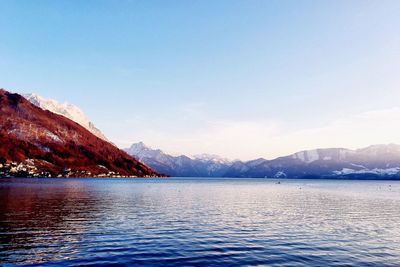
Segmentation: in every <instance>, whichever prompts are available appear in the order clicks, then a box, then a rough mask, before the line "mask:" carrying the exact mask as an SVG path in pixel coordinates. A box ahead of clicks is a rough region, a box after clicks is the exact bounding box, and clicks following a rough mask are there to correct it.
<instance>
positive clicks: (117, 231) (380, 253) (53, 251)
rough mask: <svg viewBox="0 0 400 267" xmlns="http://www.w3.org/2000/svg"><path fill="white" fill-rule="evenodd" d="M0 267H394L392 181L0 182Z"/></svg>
mask: <svg viewBox="0 0 400 267" xmlns="http://www.w3.org/2000/svg"><path fill="white" fill-rule="evenodd" d="M0 262H1V264H0V265H3V266H8V265H9V266H11V265H15V264H26V265H40V266H43V265H65V266H67V265H68V266H82V265H86V266H90V265H114V266H141V265H146V266H182V265H185V266H187V265H190V266H193V265H199V266H238V265H241V266H254V265H268V266H323V265H325V266H344V265H355V266H399V264H400V182H396V181H333V180H280V183H279V182H278V180H268V179H205V178H204V179H201V178H199V179H172V178H169V179H87V178H85V179H0Z"/></svg>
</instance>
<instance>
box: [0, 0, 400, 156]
mask: <svg viewBox="0 0 400 267" xmlns="http://www.w3.org/2000/svg"><path fill="white" fill-rule="evenodd" d="M0 11H1V16H0V87H3V88H6V89H9V90H11V91H14V92H20V93H22V92H35V93H37V94H39V95H41V96H43V97H46V98H52V99H57V100H58V101H61V102H63V101H68V102H70V103H73V104H75V105H77V106H79V107H80V108H81V109H82V110H83V111H84V112H85V113H86V114H87V116H88V117H89V118H90V119H91V120H92V121H93V122H94V123H95V124H96V126H97V127H98V128H100V129H101V130H102V131H103V132H104V133H105V134H106V135H107V136H108V137H109V139H111V140H112V141H113V142H114V143H116V144H117V145H118V146H120V147H126V146H129V145H130V144H131V143H133V142H138V141H144V142H145V143H147V144H148V145H150V146H152V147H155V148H161V149H164V150H166V151H167V152H172V153H186V154H198V153H205V152H206V153H214V154H220V155H222V156H225V157H228V158H241V159H251V158H258V157H265V158H273V157H276V156H279V155H285V154H288V153H292V152H295V151H297V150H301V149H311V148H317V147H349V148H357V147H362V146H367V145H370V144H377V143H390V142H394V143H400V123H399V122H400V1H397V0H395V1H386V0H376V1H368V0H362V1H351V0H345V1H340V0H336V1H329V0H326V1H316V0H313V1H306V0H293V1H285V0H278V1H272V0H270V1H268V0H261V1H258V0H249V1H245V0H241V1H234V0H227V1H223V0H212V1H206V0H202V1H199V0H189V1H187V0H181V1H173V0H168V1H165V0H160V1H152V0H142V1H124V0H120V1H101V0H96V1H77V0H76V1H52V0H51V1H40V0H38V1H31V0H27V1H23V0H19V1H14V0H13V1H6V0H3V1H0Z"/></svg>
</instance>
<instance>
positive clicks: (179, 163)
mask: <svg viewBox="0 0 400 267" xmlns="http://www.w3.org/2000/svg"><path fill="white" fill-rule="evenodd" d="M125 151H127V152H128V154H130V155H132V156H134V157H135V158H137V159H138V160H139V161H141V162H144V163H146V164H148V165H149V166H150V167H152V168H154V169H155V170H157V171H160V172H161V171H162V172H163V173H166V174H168V175H171V176H188V177H196V176H203V177H255V178H264V177H271V178H360V179H372V178H377V179H379V178H390V179H400V146H399V145H396V144H389V145H374V146H370V147H367V148H363V149H357V150H350V149H345V148H328V149H315V150H308V151H301V152H298V153H295V154H292V155H289V156H285V157H280V158H277V159H273V160H266V159H262V158H260V159H256V160H251V161H228V160H220V159H219V158H216V157H214V158H210V157H208V158H207V157H206V158H207V160H204V159H202V158H189V157H187V156H179V157H174V156H171V155H168V154H165V153H164V152H162V151H161V150H153V149H151V148H149V147H146V146H145V145H144V144H143V143H138V144H134V145H132V146H131V147H130V148H128V149H125Z"/></svg>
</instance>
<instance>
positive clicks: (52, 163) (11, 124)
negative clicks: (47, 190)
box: [0, 89, 157, 176]
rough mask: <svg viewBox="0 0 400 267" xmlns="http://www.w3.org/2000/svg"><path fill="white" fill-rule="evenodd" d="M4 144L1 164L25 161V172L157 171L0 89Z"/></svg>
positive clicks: (136, 173)
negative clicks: (28, 170)
mask: <svg viewBox="0 0 400 267" xmlns="http://www.w3.org/2000/svg"><path fill="white" fill-rule="evenodd" d="M0 143H1V147H0V164H1V165H3V167H4V165H5V164H9V163H10V162H14V164H15V163H16V164H23V165H24V166H25V167H23V168H21V169H22V171H23V172H25V171H27V169H30V170H35V171H34V172H35V173H42V172H48V173H50V174H51V175H60V174H61V175H64V174H65V172H66V171H68V172H69V173H73V174H74V175H77V174H78V175H80V176H93V175H99V174H109V175H110V176H113V175H118V174H119V175H126V176H148V175H157V173H156V172H154V171H153V170H151V169H150V168H148V167H147V166H145V165H144V164H142V163H139V162H138V161H136V160H135V159H132V157H130V156H129V155H127V154H126V153H125V152H123V151H121V150H119V149H118V148H116V147H115V146H113V145H112V144H110V143H108V142H106V141H104V140H102V139H100V138H98V137H96V136H95V135H93V134H92V133H91V132H89V131H88V130H87V129H85V128H84V127H82V126H81V125H79V124H77V123H75V122H73V121H71V120H70V119H67V118H66V117H63V116H61V115H57V114H54V113H52V112H50V111H46V110H43V109H41V108H39V107H37V106H35V105H33V104H32V103H30V102H29V101H27V100H26V99H25V98H24V97H22V96H21V95H18V94H12V93H9V92H7V91H5V90H2V89H0ZM16 168H17V167H16ZM14 171H15V170H14ZM22 175H23V174H22Z"/></svg>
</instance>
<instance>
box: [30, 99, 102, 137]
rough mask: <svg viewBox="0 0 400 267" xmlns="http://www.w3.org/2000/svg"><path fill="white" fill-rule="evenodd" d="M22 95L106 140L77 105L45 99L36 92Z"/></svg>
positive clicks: (36, 104)
mask: <svg viewBox="0 0 400 267" xmlns="http://www.w3.org/2000/svg"><path fill="white" fill-rule="evenodd" d="M23 97H25V98H26V99H27V100H29V101H30V102H31V103H32V104H34V105H35V106H38V107H40V108H42V109H45V110H49V111H51V112H53V113H56V114H59V115H62V116H64V117H67V118H68V119H70V120H73V121H74V122H76V123H78V124H80V125H81V126H83V127H85V128H86V129H87V130H89V131H90V132H91V133H92V134H94V135H95V136H97V137H99V138H101V139H103V140H105V141H108V139H107V138H106V137H105V135H104V134H103V133H102V132H101V131H100V130H99V129H97V128H96V126H94V124H93V123H92V122H90V121H89V120H88V118H86V116H85V114H84V113H83V111H82V110H80V109H79V108H78V107H76V106H74V105H72V104H69V103H66V102H65V103H59V102H58V101H56V100H53V99H45V98H43V97H40V96H38V95H36V94H24V95H23Z"/></svg>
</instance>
